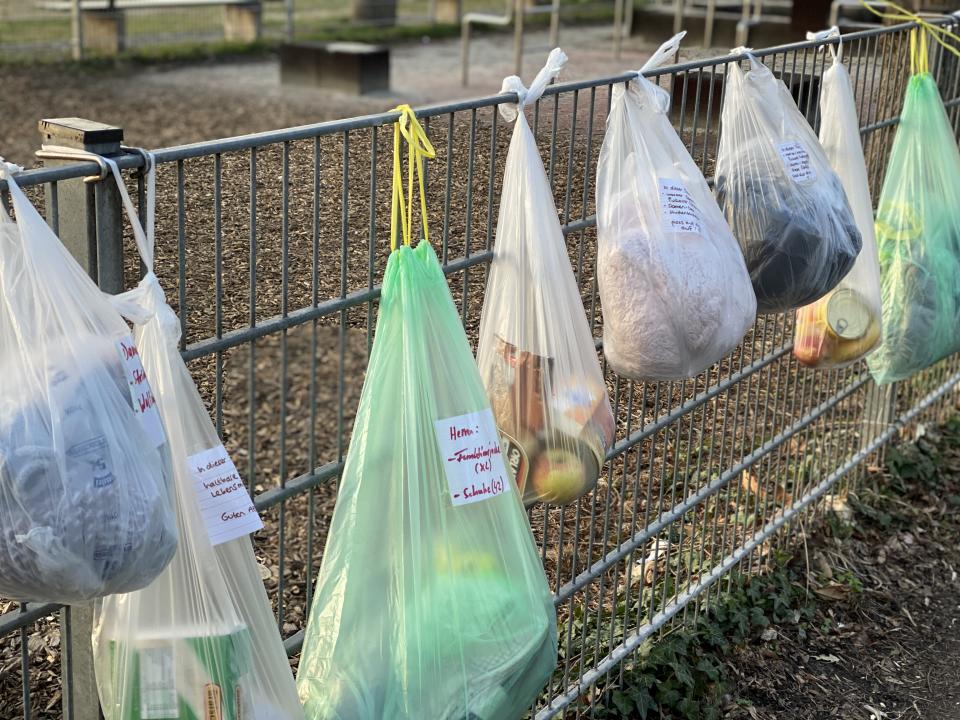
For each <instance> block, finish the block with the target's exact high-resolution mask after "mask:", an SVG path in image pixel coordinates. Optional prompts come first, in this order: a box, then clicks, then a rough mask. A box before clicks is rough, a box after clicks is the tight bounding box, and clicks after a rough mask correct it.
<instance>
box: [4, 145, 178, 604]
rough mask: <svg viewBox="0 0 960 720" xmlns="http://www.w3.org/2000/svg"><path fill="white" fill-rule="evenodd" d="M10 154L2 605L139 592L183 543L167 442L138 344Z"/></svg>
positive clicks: (7, 174)
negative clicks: (30, 193) (24, 185)
mask: <svg viewBox="0 0 960 720" xmlns="http://www.w3.org/2000/svg"><path fill="white" fill-rule="evenodd" d="M19 171H20V168H18V167H17V166H15V165H11V164H8V163H4V162H3V161H2V158H0V176H2V177H3V178H4V179H5V180H6V184H7V189H8V191H9V194H10V200H11V202H12V205H13V211H14V214H15V216H16V221H15V222H14V221H13V220H11V218H10V217H9V216H8V215H7V213H6V212H5V211H4V210H3V209H2V208H0V378H2V382H3V389H2V392H0V597H5V598H13V599H18V600H33V601H44V602H61V603H73V604H77V603H82V602H85V601H89V600H91V599H93V598H96V597H99V596H102V595H106V594H109V593H114V592H125V591H128V590H136V589H137V588H141V587H143V586H145V585H147V584H148V583H149V582H150V581H151V580H153V579H154V578H155V577H156V576H157V574H158V573H160V571H161V570H163V568H164V566H165V565H166V564H167V562H169V560H170V558H171V556H172V555H173V552H174V550H175V548H176V542H177V541H176V524H175V519H174V516H173V511H172V507H171V504H170V486H169V480H168V459H167V458H168V456H167V454H166V437H165V434H164V430H163V425H162V424H161V422H160V416H159V414H158V413H157V410H156V407H154V406H153V396H152V393H151V390H150V384H149V383H148V382H147V380H146V376H145V374H144V371H143V367H142V365H141V364H140V358H139V356H138V354H137V348H136V346H135V344H134V342H133V339H132V338H131V337H130V330H129V328H128V326H127V324H126V323H125V322H124V320H123V318H121V317H120V315H119V314H118V313H117V311H116V310H115V309H114V308H113V307H112V306H111V305H110V302H109V300H108V299H107V297H106V296H104V295H103V293H101V291H100V290H99V288H97V286H96V285H95V284H94V282H93V281H92V280H91V279H90V278H89V277H88V276H87V275H86V273H84V271H83V270H82V269H81V267H80V266H79V265H78V264H77V262H76V261H75V260H74V259H73V258H72V257H71V256H70V255H69V253H68V252H67V250H66V248H64V246H63V244H62V243H61V242H60V240H59V239H58V238H57V236H56V235H55V234H54V232H53V231H52V230H51V229H50V227H49V226H48V225H47V224H46V223H45V222H44V220H43V218H42V217H40V215H39V213H38V212H37V210H36V208H34V207H33V205H32V204H31V203H30V201H29V200H28V199H27V197H26V195H25V194H24V193H23V191H22V190H21V189H20V187H19V186H18V184H17V181H16V175H17V173H18V172H19Z"/></svg>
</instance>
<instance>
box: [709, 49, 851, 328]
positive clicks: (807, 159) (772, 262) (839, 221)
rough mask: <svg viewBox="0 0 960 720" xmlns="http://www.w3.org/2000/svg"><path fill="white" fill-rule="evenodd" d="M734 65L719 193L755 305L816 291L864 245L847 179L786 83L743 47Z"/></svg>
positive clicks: (786, 306) (841, 272)
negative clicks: (743, 59) (746, 67)
mask: <svg viewBox="0 0 960 720" xmlns="http://www.w3.org/2000/svg"><path fill="white" fill-rule="evenodd" d="M747 57H748V59H749V62H750V71H749V72H747V73H744V72H743V70H741V68H740V66H739V64H737V63H734V64H732V65H731V66H730V69H729V71H728V73H727V88H726V91H725V96H724V103H723V111H722V123H723V132H722V134H721V136H720V148H719V151H718V154H717V169H716V184H715V190H716V193H717V200H718V201H719V203H720V207H721V208H722V209H723V212H724V215H725V216H726V218H727V221H728V222H729V223H730V227H731V228H732V229H733V234H734V237H736V238H737V241H738V242H739V243H740V248H741V250H742V251H743V256H744V259H745V260H746V263H747V270H748V271H749V272H750V278H751V280H752V281H753V288H754V290H755V291H756V295H757V311H758V312H762V313H771V312H781V311H784V310H790V309H793V308H795V307H798V306H802V305H807V304H808V303H811V302H813V301H814V300H817V299H819V298H820V297H822V296H823V295H825V294H826V293H828V292H829V291H830V290H832V289H833V287H834V286H836V284H837V283H838V282H840V280H841V279H842V278H843V277H844V276H845V275H846V274H847V273H848V272H849V271H850V269H851V268H852V267H853V263H854V261H855V260H856V258H857V255H858V253H859V252H860V248H861V245H862V240H861V236H860V231H859V230H858V229H857V225H856V222H855V220H854V217H853V212H852V211H851V209H850V204H849V202H848V201H847V197H846V195H845V193H844V189H843V186H842V185H841V183H840V180H839V179H838V178H837V176H836V174H835V173H834V172H833V170H832V169H831V168H830V164H829V162H828V161H827V158H826V156H825V155H824V153H823V149H822V148H821V146H820V142H819V141H818V139H817V136H816V135H815V134H814V132H813V130H812V129H811V127H810V125H809V124H808V123H807V121H806V119H805V118H804V117H803V115H802V114H801V113H800V111H799V110H798V109H797V106H796V103H795V102H794V100H793V97H792V96H791V95H790V91H789V90H787V87H786V86H785V85H784V84H783V83H782V82H781V81H780V80H778V79H777V78H776V77H775V76H774V75H773V73H772V72H771V71H770V70H769V68H767V67H766V66H765V65H763V64H762V63H760V62H759V61H758V60H757V59H756V58H755V57H754V56H753V55H749V54H748V56H747Z"/></svg>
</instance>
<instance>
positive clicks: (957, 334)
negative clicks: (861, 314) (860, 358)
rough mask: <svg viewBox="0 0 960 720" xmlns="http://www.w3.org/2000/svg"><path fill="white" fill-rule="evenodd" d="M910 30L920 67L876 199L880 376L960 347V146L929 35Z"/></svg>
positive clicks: (875, 357)
mask: <svg viewBox="0 0 960 720" xmlns="http://www.w3.org/2000/svg"><path fill="white" fill-rule="evenodd" d="M915 33H916V31H913V33H912V35H911V45H912V46H913V50H912V53H911V55H912V57H911V64H912V71H913V74H912V76H911V78H910V81H909V84H908V85H907V92H906V97H905V99H904V103H903V110H902V111H901V113H900V124H899V126H898V127H897V133H896V136H895V137H894V140H893V147H892V148H891V149H890V160H889V163H888V164H887V174H886V177H885V178H884V181H883V189H882V191H881V193H880V201H879V203H878V205H877V220H876V233H877V245H878V247H879V251H880V273H881V274H880V279H881V283H880V289H881V297H882V304H883V333H884V341H883V346H882V347H881V348H880V349H879V350H877V352H875V353H872V354H871V355H870V357H869V358H867V362H868V365H869V368H870V372H871V373H872V374H873V377H874V379H875V380H876V381H877V382H878V383H887V382H892V381H894V380H900V379H903V378H906V377H909V376H910V375H912V374H913V373H915V372H917V371H918V370H921V369H923V368H925V367H927V366H928V365H930V364H932V363H934V362H936V361H937V360H939V359H941V358H943V357H945V356H947V355H949V354H950V353H952V352H955V351H956V350H958V349H960V327H958V325H957V318H958V316H960V260H958V258H960V205H958V201H960V151H958V150H957V140H956V137H955V136H954V133H953V129H952V126H951V124H950V120H949V119H948V117H947V113H946V110H945V109H944V106H943V101H942V100H941V98H940V93H939V91H938V90H937V83H936V81H935V80H934V78H933V76H932V75H931V74H930V72H929V70H928V68H927V54H926V34H925V33H921V34H920V39H921V41H920V46H921V47H920V48H916V40H914V37H915Z"/></svg>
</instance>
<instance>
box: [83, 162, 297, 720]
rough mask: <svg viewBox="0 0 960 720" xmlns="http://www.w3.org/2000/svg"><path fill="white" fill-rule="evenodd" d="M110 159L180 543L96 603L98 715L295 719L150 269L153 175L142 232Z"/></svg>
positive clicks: (229, 473) (253, 573)
mask: <svg viewBox="0 0 960 720" xmlns="http://www.w3.org/2000/svg"><path fill="white" fill-rule="evenodd" d="M108 162H109V161H108ZM111 165H112V168H113V173H114V177H115V178H116V180H117V185H118V187H119V189H120V194H121V197H122V199H123V201H124V205H125V206H126V209H127V214H128V216H129V218H130V222H131V224H132V225H133V230H134V235H135V236H136V239H137V246H138V249H139V251H140V255H141V258H142V260H143V262H144V265H145V266H146V268H147V273H146V276H145V277H144V279H143V280H142V281H141V283H140V285H139V286H138V287H137V288H136V289H134V290H131V291H130V292H128V293H126V294H124V295H122V296H119V297H118V298H117V299H116V302H117V306H118V307H119V308H121V310H122V312H124V314H127V315H128V317H130V318H131V319H132V320H135V322H136V323H137V324H136V337H137V344H138V346H139V348H140V352H141V353H142V356H143V364H144V367H145V368H146V371H147V373H148V374H149V375H150V378H151V379H152V380H153V384H154V392H155V393H156V399H157V407H158V408H159V410H160V414H161V416H162V417H163V420H164V422H165V424H166V426H167V428H168V433H169V438H170V456H171V458H172V460H173V490H174V493H173V495H174V504H175V508H176V511H177V516H178V520H179V538H180V547H179V549H178V550H177V552H176V554H175V555H174V557H173V560H171V561H170V564H169V565H168V566H167V568H166V570H164V572H163V573H162V574H161V575H160V577H158V578H157V579H156V580H155V581H154V582H153V583H152V584H151V585H150V586H149V587H147V588H145V589H143V590H140V591H137V592H132V593H127V594H124V595H113V596H111V597H108V598H105V599H104V600H103V601H102V602H101V603H99V604H98V605H97V607H96V617H95V623H94V637H93V641H94V666H95V668H96V672H97V686H98V688H99V691H100V701H101V705H102V706H103V713H104V717H105V718H106V720H130V719H132V718H143V719H146V718H161V719H163V720H166V719H168V718H170V719H173V718H189V717H196V718H224V720H226V719H229V720H241V719H242V720H300V719H301V718H303V711H302V710H301V708H300V702H299V700H298V699H297V692H296V687H295V686H294V682H293V674H292V672H291V671H290V665H289V663H288V662H287V656H286V653H285V652H284V649H283V643H282V641H281V639H280V634H279V633H278V632H277V625H276V622H275V620H274V616H273V612H272V611H271V608H270V603H269V601H268V599H267V594H266V591H265V590H264V586H263V581H262V579H261V576H260V571H259V568H258V565H257V560H256V558H255V556H254V554H253V547H252V545H251V542H250V538H249V533H250V532H252V531H254V530H258V529H260V528H261V527H263V523H262V522H261V521H260V517H259V515H258V513H257V510H256V508H255V507H254V505H253V503H252V502H251V499H250V495H249V493H248V492H247V487H246V485H245V483H244V481H243V479H242V478H241V477H240V474H239V473H238V472H237V468H236V467H235V466H234V464H233V462H232V461H231V460H230V456H229V455H228V453H227V451H226V450H225V449H224V447H223V444H222V443H221V441H220V439H219V437H218V436H217V432H216V430H215V428H214V427H213V423H212V422H211V421H210V417H209V415H208V414H207V410H206V407H205V406H204V404H203V400H202V399H201V398H200V394H199V393H198V391H197V388H196V386H195V385H194V382H193V379H192V378H191V376H190V372H189V371H188V370H187V367H186V365H185V364H184V362H183V360H182V358H181V357H180V352H179V349H178V347H179V341H180V321H179V320H178V319H177V316H176V314H174V312H173V310H172V309H171V308H170V306H169V305H168V304H167V301H166V298H165V297H164V293H163V289H162V288H161V286H160V283H159V281H158V280H157V276H156V275H155V274H154V273H153V203H154V173H153V170H152V168H151V169H150V170H149V171H148V173H147V193H146V197H147V212H146V216H147V220H148V222H147V229H146V230H144V229H143V228H142V227H141V226H140V224H139V221H138V219H137V214H136V212H135V210H134V208H133V205H132V203H131V202H130V198H129V197H128V195H127V191H126V188H125V187H124V185H123V180H122V178H121V176H120V173H119V171H118V170H117V168H116V165H115V164H113V163H111Z"/></svg>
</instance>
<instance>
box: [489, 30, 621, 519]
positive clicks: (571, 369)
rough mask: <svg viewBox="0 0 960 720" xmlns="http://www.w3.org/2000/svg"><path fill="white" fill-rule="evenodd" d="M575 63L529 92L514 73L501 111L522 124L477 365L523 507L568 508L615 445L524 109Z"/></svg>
mask: <svg viewBox="0 0 960 720" xmlns="http://www.w3.org/2000/svg"><path fill="white" fill-rule="evenodd" d="M566 61H567V56H566V55H564V54H563V51H562V50H560V49H559V48H557V49H555V50H554V51H553V52H551V53H550V57H549V59H548V60H547V64H546V66H545V67H544V68H543V69H542V70H541V71H540V73H539V74H538V75H537V77H536V78H535V79H534V81H533V84H532V85H531V86H530V89H529V90H528V89H527V88H525V87H524V86H523V84H522V83H521V82H520V78H518V77H508V78H507V79H506V80H504V82H503V89H502V92H515V93H517V95H518V97H519V98H520V103H519V105H511V104H503V105H500V113H501V114H502V115H503V116H504V117H505V118H506V119H507V120H508V121H515V125H514V130H513V138H512V140H511V141H510V150H509V152H508V154H507V161H506V167H505V169H504V177H503V191H502V194H501V201H500V216H499V219H498V221H497V234H496V241H495V244H494V258H493V263H492V265H491V267H490V276H489V278H488V280H487V288H486V293H485V297H484V302H483V313H482V315H481V316H480V344H479V348H478V351H477V363H478V365H479V366H480V375H481V377H482V378H483V382H484V384H485V386H486V388H487V395H488V396H489V397H490V402H491V404H492V405H493V413H494V416H495V417H496V420H497V427H498V428H499V430H500V434H501V436H502V438H503V443H504V451H505V454H506V459H507V465H508V467H509V468H510V471H511V473H512V474H513V476H514V478H515V480H516V483H517V486H518V487H519V488H520V492H521V495H522V497H523V500H524V503H525V504H527V505H531V504H533V503H536V502H538V501H544V502H549V503H556V504H564V503H569V502H572V501H574V500H576V499H577V498H578V497H580V496H581V495H583V494H584V493H586V492H588V491H589V490H591V489H592V488H593V487H594V486H595V485H596V482H597V477H598V475H599V474H600V470H601V468H602V467H603V463H604V459H605V456H606V453H607V451H608V450H609V449H610V447H611V446H612V445H613V438H614V429H615V428H614V421H613V413H612V412H611V410H610V400H609V398H608V397H607V386H606V384H605V383H604V379H603V372H602V371H601V370H600V362H599V360H598V358H597V351H596V347H595V344H594V340H593V333H591V331H590V326H589V325H588V324H587V318H586V313H585V312H584V309H583V301H582V300H581V298H580V291H579V289H578V287H577V281H576V279H575V278H574V275H573V268H572V267H571V266H570V258H569V256H568V255H567V246H566V241H565V240H564V237H563V231H562V230H561V228H560V221H559V219H558V217H557V209H556V206H555V205H554V200H553V192H552V191H551V189H550V183H549V182H548V181H547V175H546V172H544V169H543V162H542V160H541V159H540V152H539V150H538V149H537V145H536V141H535V140H534V137H533V133H532V132H531V131H530V126H529V125H528V124H527V120H526V117H524V113H523V108H524V106H526V105H530V104H532V103H534V102H536V100H537V99H538V98H539V97H540V96H541V95H542V94H543V91H544V90H545V89H546V87H547V84H548V83H549V82H550V81H551V80H552V79H553V78H554V77H556V75H557V73H558V72H560V69H561V68H562V67H563V65H564V63H566Z"/></svg>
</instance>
